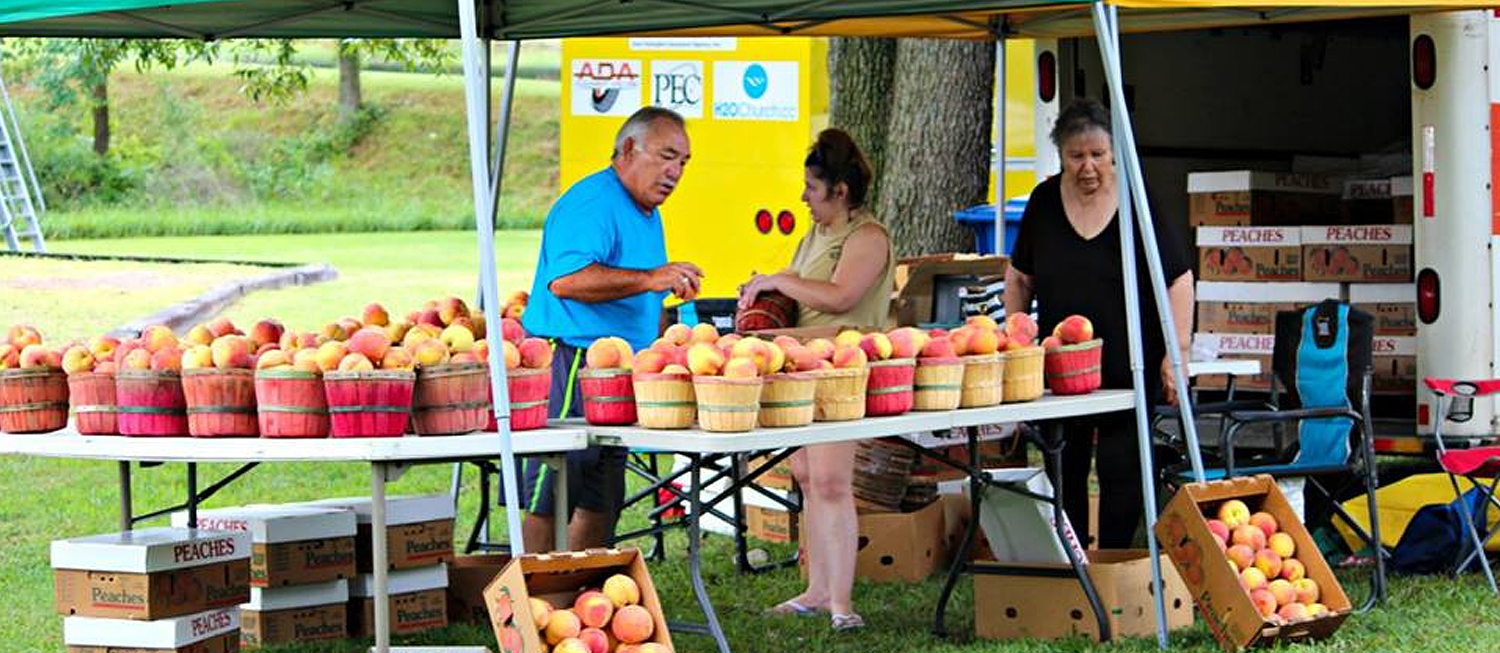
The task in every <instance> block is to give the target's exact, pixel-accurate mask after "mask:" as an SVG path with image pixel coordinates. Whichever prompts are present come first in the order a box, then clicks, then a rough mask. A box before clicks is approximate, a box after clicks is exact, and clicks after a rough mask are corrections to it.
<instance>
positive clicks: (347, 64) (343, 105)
mask: <svg viewBox="0 0 1500 653" xmlns="http://www.w3.org/2000/svg"><path fill="white" fill-rule="evenodd" d="M362 103H363V100H362V98H361V97H360V91H359V55H358V54H356V53H354V52H353V51H352V50H349V49H346V48H342V47H341V48H339V119H340V120H348V119H350V118H353V117H354V114H356V113H358V112H359V106H360V104H362Z"/></svg>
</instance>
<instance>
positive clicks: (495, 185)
mask: <svg viewBox="0 0 1500 653" xmlns="http://www.w3.org/2000/svg"><path fill="white" fill-rule="evenodd" d="M1492 2H1493V0H1427V1H1426V2H1403V1H1401V0H1322V1H1317V0H1313V1H1306V0H1238V1H1230V0H506V1H504V2H499V1H497V0H480V2H478V3H476V2H475V1H473V0H456V2H450V1H449V0H174V1H172V2H163V1H161V0H63V1H60V2H59V1H55V0H14V1H6V0H0V36H55V37H117V38H126V37H128V38H195V39H224V38H251V37H269V38H276V37H281V38H333V37H352V38H397V37H427V38H459V39H460V40H461V42H462V45H463V53H464V55H463V56H464V75H465V99H466V110H467V111H466V112H467V116H468V135H469V145H470V171H471V177H472V180H473V193H474V207H475V225H476V229H477V231H478V241H479V249H480V267H481V269H480V288H481V302H482V304H483V307H484V312H485V319H486V320H487V322H488V323H489V324H499V323H500V321H499V316H498V314H497V311H498V306H499V292H498V288H497V281H496V271H495V250H494V224H493V217H494V213H495V207H496V204H497V202H496V199H497V198H498V196H499V188H500V180H501V179H502V178H503V169H504V165H503V164H504V160H505V140H506V134H507V126H508V123H509V116H510V107H511V98H512V93H513V89H514V82H515V77H514V72H515V70H516V63H517V53H518V50H519V47H518V46H519V41H520V40H526V39H539V38H559V37H567V36H584V35H667V34H671V35H695V36H708V35H719V36H723V35H734V36H776V35H784V34H794V35H824V36H830V35H847V36H924V37H947V38H995V37H1005V36H1011V35H1022V36H1046V37H1059V36H1096V37H1097V39H1098V43H1099V48H1100V54H1101V57H1102V59H1103V61H1104V65H1105V72H1106V77H1107V81H1108V89H1109V93H1110V100H1111V105H1112V106H1115V107H1125V106H1127V104H1126V101H1125V96H1124V85H1123V83H1122V80H1123V73H1122V65H1121V61H1120V47H1119V34H1120V33H1121V32H1122V31H1153V30H1170V29H1189V28H1206V27H1227V26H1236V25H1257V24H1268V23H1278V22H1293V21H1296V22H1301V21H1308V20H1321V19H1334V18H1353V17H1369V16H1379V15H1395V14H1410V13H1414V12H1425V11H1438V10H1444V9H1465V8H1472V9H1481V8H1487V6H1488V5H1489V4H1490V3H1492ZM491 39H504V40H512V41H514V42H513V43H512V45H511V47H510V49H509V57H508V58H509V65H508V66H507V67H506V82H505V86H504V96H503V98H502V101H501V108H500V115H499V116H498V121H497V122H498V125H497V131H496V136H497V137H498V138H497V139H496V140H495V142H494V153H493V156H494V159H493V162H492V161H491V159H490V156H491V151H490V149H491V147H490V146H491V140H490V134H489V127H490V126H489V123H490V119H489V97H490V85H489V72H490V71H489V64H490V61H489V49H488V41H489V40H491ZM1113 119H1114V125H1115V129H1114V131H1115V134H1114V137H1115V150H1116V153H1117V160H1118V161H1119V162H1120V165H1119V166H1118V168H1119V180H1120V194H1121V198H1120V217H1121V220H1122V221H1124V222H1125V223H1127V224H1130V223H1133V224H1135V225H1136V226H1137V231H1139V232H1140V237H1141V238H1143V239H1144V242H1143V245H1144V250H1145V251H1146V252H1147V267H1148V270H1149V271H1150V274H1151V277H1152V278H1151V281H1152V284H1151V286H1152V290H1153V293H1154V295H1155V298H1156V305H1157V307H1158V310H1159V312H1160V315H1159V316H1158V317H1159V319H1160V325H1161V328H1162V331H1163V335H1164V339H1165V340H1166V341H1167V344H1168V347H1167V349H1168V352H1170V355H1171V356H1172V357H1173V359H1174V361H1173V362H1174V367H1176V368H1177V372H1176V373H1177V387H1179V388H1186V387H1187V383H1186V378H1185V373H1184V371H1183V365H1182V363H1183V362H1184V361H1181V360H1179V358H1180V350H1179V348H1178V347H1177V346H1176V344H1177V342H1176V340H1177V335H1176V330H1175V329H1174V328H1173V326H1172V316H1171V309H1170V303H1169V302H1168V301H1166V292H1167V291H1166V288H1167V286H1166V283H1167V281H1168V280H1166V279H1164V278H1163V274H1162V269H1161V262H1160V259H1159V256H1158V255H1157V246H1156V242H1155V230H1154V228H1153V226H1152V216H1151V214H1150V207H1149V205H1148V204H1147V203H1146V196H1145V187H1144V182H1143V177H1142V175H1141V166H1140V158H1139V156H1138V154H1137V150H1136V147H1135V137H1134V133H1133V130H1132V127H1131V123H1130V120H1129V116H1128V115H1127V113H1126V111H1123V110H1122V111H1117V112H1115V113H1114V116H1113ZM1002 133H1003V132H1002ZM1120 238H1121V252H1122V253H1123V256H1122V258H1123V260H1122V261H1121V265H1122V274H1123V277H1124V279H1123V280H1124V288H1125V298H1124V299H1125V304H1126V312H1127V318H1128V321H1129V322H1130V327H1129V335H1130V337H1129V341H1130V342H1129V348H1130V362H1131V368H1132V372H1133V375H1134V377H1133V378H1134V386H1135V394H1136V400H1135V417H1136V426H1137V434H1138V444H1139V447H1140V450H1141V456H1140V459H1141V475H1142V490H1143V499H1144V505H1145V514H1146V520H1147V528H1146V533H1147V542H1148V546H1149V548H1150V559H1151V564H1152V572H1153V577H1154V580H1155V583H1156V591H1154V592H1153V595H1154V597H1155V600H1156V602H1157V606H1156V607H1157V610H1156V613H1157V614H1156V617H1157V640H1158V645H1159V646H1160V647H1161V648H1166V645H1167V632H1166V620H1165V610H1164V606H1163V605H1162V592H1161V591H1160V588H1161V570H1160V568H1159V556H1158V555H1157V553H1158V552H1157V542H1156V539H1155V535H1154V531H1153V529H1152V527H1151V526H1152V524H1153V523H1154V521H1155V516H1156V510H1155V507H1156V498H1155V487H1154V484H1153V483H1152V469H1151V453H1150V451H1151V439H1150V431H1149V428H1148V411H1149V410H1150V406H1148V405H1147V404H1146V400H1145V393H1144V387H1143V385H1144V382H1143V378H1144V377H1143V369H1144V364H1145V363H1144V361H1143V360H1142V347H1141V334H1140V329H1139V326H1138V325H1139V324H1140V317H1141V316H1140V315H1139V310H1140V308H1139V306H1140V304H1139V298H1138V297H1137V285H1136V262H1135V256H1134V252H1135V247H1134V239H1135V238H1136V234H1135V233H1134V231H1133V230H1131V229H1128V228H1122V229H1120ZM490 380H491V384H492V386H493V387H494V388H495V393H494V394H495V397H494V403H495V413H496V418H497V422H498V424H499V426H500V433H499V434H498V438H497V439H498V443H497V444H498V449H499V453H500V455H501V458H502V465H501V469H502V470H504V482H503V485H504V492H505V497H506V500H507V505H512V506H514V505H519V502H518V492H517V487H516V479H515V478H514V477H513V475H512V474H510V473H509V472H510V470H514V469H515V466H514V452H513V450H512V447H511V442H510V437H509V436H510V433H509V426H508V416H509V400H508V397H507V393H506V384H505V370H504V369H503V366H502V362H501V360H500V358H499V357H493V358H492V359H491V361H490ZM1183 395H1184V396H1183V399H1184V405H1183V406H1182V412H1183V417H1184V420H1183V421H1184V425H1185V426H1186V427H1187V428H1186V429H1185V431H1186V433H1185V436H1186V440H1187V444H1188V447H1189V453H1190V454H1191V455H1190V458H1191V461H1192V465H1193V470H1194V473H1195V476H1196V477H1197V479H1198V480H1202V478H1203V473H1202V462H1201V460H1200V459H1199V457H1198V454H1197V448H1198V447H1197V435H1196V431H1195V428H1194V421H1193V418H1192V411H1191V407H1190V406H1188V405H1186V393H1183ZM507 517H508V526H509V532H510V537H511V542H512V544H513V546H514V548H515V550H516V551H517V552H520V551H524V542H523V541H522V539H521V528H520V520H519V513H518V511H515V510H510V511H507ZM383 553H384V552H381V551H377V552H376V554H377V555H381V554H383ZM386 581H387V579H386V573H385V569H384V567H383V566H380V565H377V566H376V570H375V585H376V586H377V588H381V589H382V590H383V588H385V586H386ZM706 616H708V618H709V619H708V621H709V625H708V627H709V629H710V632H712V633H714V634H715V635H716V637H717V639H718V640H719V641H720V642H722V641H723V639H722V630H720V629H719V625H718V623H717V620H716V619H715V618H714V617H713V615H712V614H709V615H706ZM375 622H376V629H375V630H376V638H375V650H376V651H379V652H380V653H385V652H386V651H388V650H389V646H390V635H389V629H388V627H387V626H388V624H389V606H388V605H386V604H379V605H376V606H375Z"/></svg>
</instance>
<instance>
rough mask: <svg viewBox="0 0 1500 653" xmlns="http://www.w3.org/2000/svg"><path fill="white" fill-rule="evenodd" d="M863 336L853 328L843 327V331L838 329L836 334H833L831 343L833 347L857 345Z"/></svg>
mask: <svg viewBox="0 0 1500 653" xmlns="http://www.w3.org/2000/svg"><path fill="white" fill-rule="evenodd" d="M864 338H865V336H864V334H862V333H860V332H858V331H855V330H854V329H845V330H843V331H840V332H839V334H838V335H837V336H834V338H833V344H834V346H835V347H837V346H839V345H847V346H850V347H858V346H859V343H860V341H862V340H864Z"/></svg>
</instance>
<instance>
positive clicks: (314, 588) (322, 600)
mask: <svg viewBox="0 0 1500 653" xmlns="http://www.w3.org/2000/svg"><path fill="white" fill-rule="evenodd" d="M392 593H393V594H394V592H392ZM348 600H349V581H347V580H344V579H342V578H340V579H338V580H332V581H328V582H326V583H313V584H311V585H289V586H286V587H270V588H263V587H251V588H250V602H249V603H246V604H244V605H241V606H240V608H242V609H245V610H254V611H256V612H272V611H274V610H291V609H293V608H310V607H313V606H318V605H329V604H333V603H339V604H342V603H345V602H347V601H348Z"/></svg>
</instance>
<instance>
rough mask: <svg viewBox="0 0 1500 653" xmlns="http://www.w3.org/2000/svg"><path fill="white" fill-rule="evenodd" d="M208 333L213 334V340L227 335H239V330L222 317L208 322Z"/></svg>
mask: <svg viewBox="0 0 1500 653" xmlns="http://www.w3.org/2000/svg"><path fill="white" fill-rule="evenodd" d="M208 332H209V333H211V334H213V336H214V337H215V338H221V337H223V336H228V335H240V330H239V328H238V327H236V326H234V323H233V322H230V321H229V318H227V317H223V316H220V317H216V318H214V319H212V320H209V322H208Z"/></svg>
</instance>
